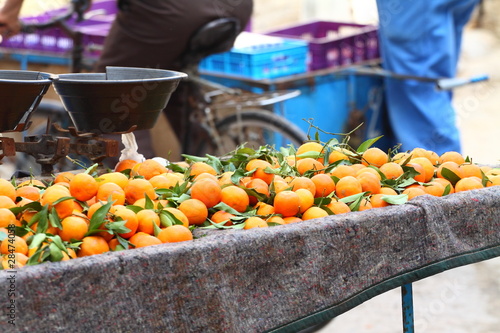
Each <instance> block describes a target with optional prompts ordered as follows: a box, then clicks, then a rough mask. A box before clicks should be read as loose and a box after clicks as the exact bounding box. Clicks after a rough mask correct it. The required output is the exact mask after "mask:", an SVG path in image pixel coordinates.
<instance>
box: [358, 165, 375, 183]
mask: <svg viewBox="0 0 500 333" xmlns="http://www.w3.org/2000/svg"><path fill="white" fill-rule="evenodd" d="M361 165H362V164H361ZM365 172H368V173H371V174H373V175H374V176H376V177H377V178H378V179H379V180H381V179H382V177H381V176H380V174H379V173H378V171H377V170H375V169H374V168H371V167H366V166H364V165H363V167H362V168H360V169H359V170H358V171H356V175H355V176H354V177H356V178H357V177H358V176H359V175H361V174H362V173H365Z"/></svg>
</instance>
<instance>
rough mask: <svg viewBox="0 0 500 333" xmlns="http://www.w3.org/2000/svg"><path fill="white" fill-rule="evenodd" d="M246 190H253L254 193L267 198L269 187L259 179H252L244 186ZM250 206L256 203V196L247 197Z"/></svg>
mask: <svg viewBox="0 0 500 333" xmlns="http://www.w3.org/2000/svg"><path fill="white" fill-rule="evenodd" d="M245 187H246V188H249V189H254V190H255V192H257V193H260V194H263V195H265V196H266V197H268V196H269V185H268V184H267V183H266V182H265V181H263V180H262V179H260V178H253V179H251V180H250V181H248V182H247V183H246V184H245ZM249 199H250V204H251V205H255V204H256V203H257V201H258V199H257V197H256V196H253V195H249Z"/></svg>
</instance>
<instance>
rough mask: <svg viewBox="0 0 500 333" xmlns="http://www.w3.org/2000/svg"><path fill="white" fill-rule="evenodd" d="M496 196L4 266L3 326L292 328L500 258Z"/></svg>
mask: <svg viewBox="0 0 500 333" xmlns="http://www.w3.org/2000/svg"><path fill="white" fill-rule="evenodd" d="M499 200H500V190H499V189H498V188H497V187H491V188H487V189H480V190H472V191H466V192H461V193H456V194H454V195H451V196H446V197H441V198H437V197H429V196H424V197H420V198H416V199H414V200H412V201H411V202H410V203H407V204H404V205H401V206H391V207H387V208H381V209H377V210H369V211H364V212H353V213H351V214H346V215H337V216H330V217H327V218H322V219H317V220H313V221H309V222H307V223H300V224H290V225H285V226H280V227H273V228H267V229H253V230H228V231H222V230H214V231H210V232H206V231H205V232H200V231H198V234H197V235H198V236H199V237H198V238H197V239H196V240H194V241H193V242H183V243H176V244H164V245H159V246H151V247H146V248H142V249H136V250H130V251H122V252H114V253H106V254H103V255H99V256H91V257H86V258H80V259H76V260H70V261H67V262H60V263H50V264H44V265H39V266H30V267H24V268H22V269H19V270H17V271H1V272H0V281H1V282H0V288H1V290H3V291H4V292H2V293H1V294H0V302H1V303H2V304H4V306H2V310H1V311H2V321H1V322H0V327H1V330H2V331H3V332H26V331H30V330H31V331H36V332H49V331H51V332H53V331H69V330H71V331H74V332H88V331H91V332H99V331H101V332H105V331H122V332H141V331H142V332H159V331H163V332H265V331H270V332H296V331H298V330H300V329H302V328H306V327H309V326H311V325H313V324H315V323H320V322H323V321H324V320H327V319H330V318H333V317H335V316H338V315H340V314H342V313H344V312H346V311H348V310H349V309H352V308H353V307H355V306H357V305H359V304H361V303H363V302H364V301H366V300H368V299H370V298H372V297H374V296H376V295H379V294H382V293H384V292H386V291H388V290H391V289H394V288H397V287H399V286H403V285H406V284H408V283H411V282H414V281H417V280H420V279H423V278H426V277H429V276H432V275H434V274H437V273H440V272H442V271H445V270H449V269H453V268H455V267H458V266H462V265H467V264H471V263H475V262H479V261H482V260H486V259H489V258H493V257H497V256H500V232H499V230H500V222H499V221H500V219H499V216H500V208H499V206H498V202H499ZM202 236H203V237H202ZM9 289H11V290H13V291H12V292H14V293H15V298H14V300H15V303H10V304H14V305H13V307H11V308H9V305H10V304H9V297H8V292H9ZM9 314H14V316H15V323H16V326H11V325H10V324H9V323H8V318H9Z"/></svg>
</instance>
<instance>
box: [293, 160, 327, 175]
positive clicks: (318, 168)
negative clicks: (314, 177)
mask: <svg viewBox="0 0 500 333" xmlns="http://www.w3.org/2000/svg"><path fill="white" fill-rule="evenodd" d="M296 167H297V171H298V172H299V174H301V175H303V174H305V173H306V172H308V171H311V172H312V171H315V172H314V174H317V173H321V172H323V169H324V166H323V164H322V163H321V162H319V161H318V160H316V159H314V158H312V157H306V158H302V159H299V160H298V161H297V164H296Z"/></svg>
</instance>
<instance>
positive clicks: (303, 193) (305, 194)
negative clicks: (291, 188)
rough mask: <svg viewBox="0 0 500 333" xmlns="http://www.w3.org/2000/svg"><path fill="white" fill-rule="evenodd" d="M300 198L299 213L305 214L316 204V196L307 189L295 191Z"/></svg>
mask: <svg viewBox="0 0 500 333" xmlns="http://www.w3.org/2000/svg"><path fill="white" fill-rule="evenodd" d="M295 193H297V194H298V196H299V199H300V201H299V213H304V212H305V211H306V210H308V209H309V208H311V207H312V205H313V204H314V195H313V194H312V193H311V192H310V191H309V190H307V189H305V188H299V189H298V190H296V191H295Z"/></svg>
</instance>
